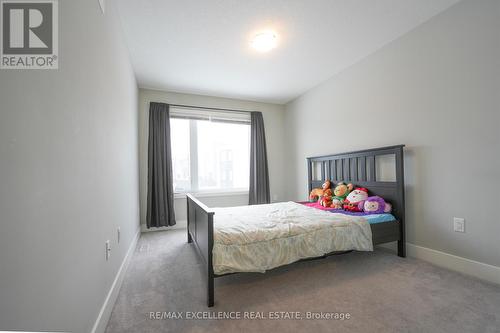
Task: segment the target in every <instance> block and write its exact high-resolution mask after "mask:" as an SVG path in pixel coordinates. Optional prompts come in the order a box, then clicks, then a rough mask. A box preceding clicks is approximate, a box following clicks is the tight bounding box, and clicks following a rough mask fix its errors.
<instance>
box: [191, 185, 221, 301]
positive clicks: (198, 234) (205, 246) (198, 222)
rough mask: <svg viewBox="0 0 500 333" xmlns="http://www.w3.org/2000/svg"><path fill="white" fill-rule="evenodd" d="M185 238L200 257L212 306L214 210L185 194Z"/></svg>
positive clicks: (208, 297)
mask: <svg viewBox="0 0 500 333" xmlns="http://www.w3.org/2000/svg"><path fill="white" fill-rule="evenodd" d="M186 196H187V238H188V243H193V244H194V245H195V248H196V250H197V251H198V253H199V255H200V257H201V258H202V261H203V265H204V269H203V270H204V271H205V273H206V281H207V305H208V306H209V307H212V306H214V278H215V275H214V269H213V265H212V249H213V247H214V212H213V211H212V210H210V208H208V207H207V206H206V205H205V204H203V203H202V202H201V201H199V200H198V199H196V198H195V197H194V196H193V195H191V194H187V195H186Z"/></svg>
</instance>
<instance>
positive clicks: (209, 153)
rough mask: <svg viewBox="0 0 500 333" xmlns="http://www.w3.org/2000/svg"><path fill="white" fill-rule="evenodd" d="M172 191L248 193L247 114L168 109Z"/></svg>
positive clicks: (248, 129) (248, 152) (248, 149)
mask: <svg viewBox="0 0 500 333" xmlns="http://www.w3.org/2000/svg"><path fill="white" fill-rule="evenodd" d="M170 127H171V141H172V167H173V176H174V192H176V193H182V192H188V191H191V192H203V191H205V192H210V191H224V190H230V191H231V190H245V191H246V190H248V186H249V178H250V122H249V119H248V114H245V115H243V114H238V115H237V116H236V117H235V116H234V115H232V114H228V113H221V112H209V111H206V110H191V109H188V110H185V109H180V108H179V109H177V108H172V109H171V120H170Z"/></svg>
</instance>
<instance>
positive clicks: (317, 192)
mask: <svg viewBox="0 0 500 333" xmlns="http://www.w3.org/2000/svg"><path fill="white" fill-rule="evenodd" d="M330 186H331V183H330V181H329V180H326V181H325V182H324V183H323V185H322V186H321V188H313V189H312V191H311V193H310V194H309V201H311V202H312V201H316V200H318V199H319V198H321V197H322V196H323V193H324V192H325V191H326V190H327V189H329V188H330Z"/></svg>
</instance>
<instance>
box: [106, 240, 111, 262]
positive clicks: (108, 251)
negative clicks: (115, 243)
mask: <svg viewBox="0 0 500 333" xmlns="http://www.w3.org/2000/svg"><path fill="white" fill-rule="evenodd" d="M110 256H111V243H110V241H109V239H108V240H107V241H106V261H108V260H109V257H110Z"/></svg>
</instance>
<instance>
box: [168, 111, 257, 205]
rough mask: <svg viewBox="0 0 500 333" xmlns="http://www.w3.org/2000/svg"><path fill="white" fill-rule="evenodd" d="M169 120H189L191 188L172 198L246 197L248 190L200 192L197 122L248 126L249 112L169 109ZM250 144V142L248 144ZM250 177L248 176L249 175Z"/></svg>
mask: <svg viewBox="0 0 500 333" xmlns="http://www.w3.org/2000/svg"><path fill="white" fill-rule="evenodd" d="M170 118H180V119H187V120H189V168H190V172H189V175H190V181H191V188H190V190H187V191H177V192H174V198H185V196H186V193H195V194H196V195H197V196H198V197H212V196H227V195H246V194H248V192H249V188H232V189H217V190H213V189H212V190H200V189H199V185H198V127H197V126H196V121H197V120H209V121H217V120H219V121H228V122H235V123H242V124H248V125H249V126H250V113H249V112H244V113H243V112H231V111H225V110H210V111H208V110H202V109H196V108H187V107H186V108H185V107H171V108H170ZM249 144H250V142H249ZM249 176H250V175H249Z"/></svg>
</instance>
